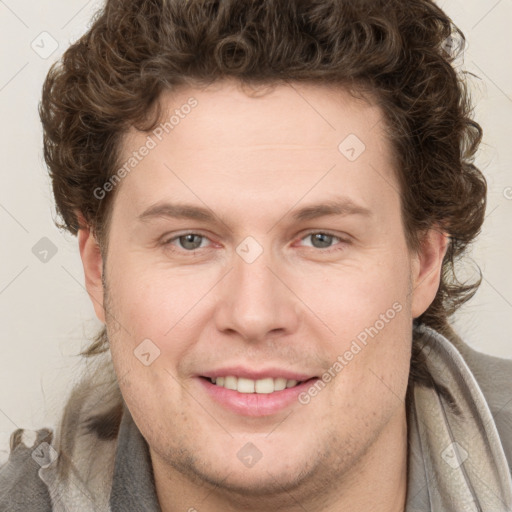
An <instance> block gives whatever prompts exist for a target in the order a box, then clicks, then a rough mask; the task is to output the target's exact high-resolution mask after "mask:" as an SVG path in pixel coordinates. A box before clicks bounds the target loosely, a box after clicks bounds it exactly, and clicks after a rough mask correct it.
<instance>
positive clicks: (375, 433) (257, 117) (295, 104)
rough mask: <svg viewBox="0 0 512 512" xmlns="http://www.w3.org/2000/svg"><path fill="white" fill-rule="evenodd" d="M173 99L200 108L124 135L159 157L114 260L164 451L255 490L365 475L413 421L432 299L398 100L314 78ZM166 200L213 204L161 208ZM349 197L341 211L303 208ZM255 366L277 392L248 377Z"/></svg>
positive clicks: (127, 191) (132, 359) (146, 172)
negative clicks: (410, 414) (413, 377)
mask: <svg viewBox="0 0 512 512" xmlns="http://www.w3.org/2000/svg"><path fill="white" fill-rule="evenodd" d="M191 97H193V98H195V101H196V102H197V103H195V101H194V102H193V103H194V105H195V106H193V108H190V109H189V108H185V109H181V110H180V108H181V106H182V105H185V104H187V102H188V101H189V98H191ZM163 100H164V105H165V106H166V108H168V109H169V115H168V116H166V118H170V116H171V115H173V114H174V111H175V109H178V110H180V112H181V115H180V116H179V117H180V120H179V122H177V123H176V119H174V123H175V125H174V127H173V129H172V130H168V131H169V133H168V134H166V133H165V130H164V132H163V134H162V133H161V130H160V131H157V132H154V133H149V134H148V133H141V132H135V131H133V132H132V133H131V134H130V135H129V136H127V137H126V139H125V141H124V142H125V143H124V147H123V153H122V156H121V161H122V162H123V163H124V162H127V161H128V160H129V158H130V157H132V156H133V152H134V151H137V152H138V155H139V156H138V157H136V158H138V160H137V164H136V165H134V166H133V168H132V169H131V170H130V172H129V173H127V174H128V175H127V176H126V177H124V179H123V180H122V182H121V183H120V184H118V185H117V186H118V187H119V190H118V191H117V196H116V198H115V202H114V207H113V216H112V220H111V227H110V239H109V252H108V258H107V264H106V269H105V272H106V281H107V284H108V294H107V297H106V303H105V306H106V309H107V311H108V313H110V314H111V315H112V316H110V315H108V314H107V317H106V322H107V326H108V332H109V337H110V343H111V351H112V358H113V362H114V366H115V369H116V373H117V376H118V379H119V382H120V387H121V391H122V393H123V395H124V398H125V400H126V403H127V405H128V407H129V409H130V411H131V412H132V416H133V418H134V420H135V422H136V424H137V426H138V427H139V429H140V431H141V432H142V434H143V435H144V437H145V438H146V440H147V441H148V443H149V446H150V449H151V455H152V459H153V464H156V465H159V466H160V467H166V468H168V470H169V471H170V472H172V471H176V470H177V471H179V472H181V473H182V474H184V475H185V476H187V477H189V478H191V479H194V478H195V477H198V478H199V480H197V481H207V482H210V483H213V484H216V485H218V486H219V489H227V488H229V489H238V490H240V491H243V492H245V493H247V494H251V493H254V494H258V493H261V494H263V493H268V492H270V491H271V490H282V489H292V488H294V486H296V485H299V484H305V483H306V482H308V481H313V480H316V481H317V485H318V482H319V481H321V482H323V483H324V484H325V485H327V483H328V482H329V481H332V480H339V479H342V478H343V476H344V475H345V476H346V478H347V480H348V479H349V478H350V477H349V475H352V477H354V475H355V474H357V472H358V471H362V467H363V465H364V463H365V462H364V461H368V460H369V459H371V454H372V450H375V449H376V447H377V446H378V445H379V443H382V442H383V441H384V440H385V439H386V438H387V439H388V440H389V439H391V436H390V434H389V433H390V432H391V431H392V430H393V431H396V430H397V429H400V428H402V427H403V424H404V417H405V416H404V410H405V406H404V401H403V399H404V396H405V392H406V387H407V379H408V372H409V360H410V344H411V324H412V318H413V317H414V316H418V315H419V314H420V313H421V312H423V310H424V309H425V308H426V306H427V305H428V304H426V303H425V300H423V299H417V300H416V299H415V294H416V293H419V292H417V290H416V289H414V287H415V286H416V278H417V277H418V275H419V263H418V258H416V256H413V255H412V254H411V252H410V251H409V250H408V248H407V245H406V239H405V234H404V229H403V223H402V220H401V209H400V196H399V192H398V188H399V187H398V183H397V179H396V177H395V174H394V171H393V168H392V157H391V151H390V146H389V144H388V142H387V141H386V138H385V132H384V125H383V122H382V117H381V113H380V110H379V109H378V108H377V107H376V106H371V105H369V104H367V103H364V102H362V101H357V100H355V99H354V98H353V97H351V96H350V95H349V94H348V93H346V92H344V91H343V90H340V89H337V90H334V89H327V88H326V87H321V86H313V85H309V86H306V85H300V86H299V85H294V86H293V87H291V86H284V85H283V86H279V87H276V88H275V89H274V90H273V91H272V92H270V93H268V94H265V95H263V96H260V97H249V96H248V95H246V94H245V93H244V92H242V91H240V90H239V89H238V88H236V86H235V85H234V84H233V83H231V82H223V83H217V84H215V85H214V86H210V87H209V88H207V89H204V90H199V89H192V88H189V89H186V90H185V89H183V90H181V91H180V92H179V93H175V94H173V95H172V96H171V95H169V96H166V97H164V98H163ZM189 104H190V102H189ZM184 112H188V113H187V114H184ZM155 134H158V136H157V135H155ZM148 135H149V136H150V137H151V139H152V140H153V142H154V143H155V144H153V143H152V142H148ZM159 139H161V140H159ZM340 143H341V147H339V146H340ZM362 144H364V146H365V147H363V145H362ZM144 145H146V147H148V146H149V147H150V150H149V151H147V152H146V151H144V150H143V151H142V152H143V153H145V154H146V153H147V154H146V156H143V157H141V152H140V151H139V149H140V148H141V147H142V146H144ZM153 145H154V146H155V147H152V146H153ZM139 159H140V161H139ZM132 164H134V161H132ZM127 168H128V167H127ZM164 203H170V204H173V205H177V204H180V205H189V206H191V207H196V208H201V209H206V210H207V211H209V212H210V214H211V216H212V220H205V219H200V218H186V217H181V218H173V217H172V216H167V215H165V214H162V210H161V211H160V213H161V214H160V215H150V214H147V215H144V213H145V212H148V211H149V210H150V209H151V208H153V207H154V206H155V205H160V206H161V205H163V204H164ZM331 203H332V204H334V203H339V204H340V211H339V213H338V214H331V215H322V216H313V215H307V214H306V213H307V210H306V213H305V214H304V215H302V216H300V217H297V216H296V214H297V212H299V211H300V210H302V209H305V208H309V207H311V206H312V205H324V206H325V205H328V204H331ZM186 234H189V235H190V236H185V235H186ZM180 237H181V238H180ZM413 289H414V291H413ZM419 289H421V286H420V288H419ZM98 300H99V301H101V298H100V297H99V295H98ZM422 300H423V303H422ZM102 311H103V310H102V309H101V308H100V307H97V312H98V316H100V318H102V314H103V313H102ZM114 318H115V320H114ZM144 340H146V341H144ZM148 340H150V341H148ZM141 343H143V345H141ZM326 374H329V375H330V376H331V379H329V378H328V377H325V375H326ZM212 377H217V379H218V378H219V377H224V385H228V387H234V386H235V385H236V386H237V389H236V390H235V389H226V388H225V387H221V386H218V385H217V384H218V383H219V382H218V381H217V384H214V383H212V382H211V380H210V378H212ZM226 377H229V378H228V379H226ZM232 377H244V378H245V379H241V380H240V381H238V380H237V381H236V382H235V379H233V378H232ZM269 378H275V379H276V380H269ZM315 378H316V379H317V380H314V379H315ZM322 378H323V380H322ZM247 379H248V380H247ZM283 379H284V380H285V381H288V382H287V385H289V386H292V385H293V384H294V382H290V381H295V380H299V381H304V380H307V381H308V382H305V383H303V384H299V385H298V386H297V387H289V388H286V389H284V390H283V389H282V387H283ZM310 379H313V380H310ZM254 380H257V381H258V380H261V381H262V382H260V383H257V384H256V390H260V391H261V393H244V392H242V391H244V390H245V391H247V390H249V391H250V390H251V386H253V381H254ZM220 381H222V379H220ZM326 381H329V382H326ZM315 383H316V385H315ZM276 387H277V390H275V391H273V392H272V390H274V389H276ZM314 389H316V392H315V391H314ZM172 468H173V469H172Z"/></svg>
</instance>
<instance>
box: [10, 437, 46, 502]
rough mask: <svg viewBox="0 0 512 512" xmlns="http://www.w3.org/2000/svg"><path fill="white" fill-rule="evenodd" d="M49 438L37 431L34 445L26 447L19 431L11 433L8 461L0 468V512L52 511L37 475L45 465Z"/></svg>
mask: <svg viewBox="0 0 512 512" xmlns="http://www.w3.org/2000/svg"><path fill="white" fill-rule="evenodd" d="M51 439H52V433H51V432H50V431H49V430H48V429H41V430H38V431H37V438H36V441H35V443H34V445H33V446H32V447H27V446H26V445H25V444H24V443H23V442H22V430H21V429H18V430H16V431H15V432H13V433H12V435H11V453H10V455H9V460H8V461H7V462H6V463H5V464H4V465H3V466H2V467H0V511H2V512H51V511H52V503H51V500H50V494H49V492H48V488H47V487H46V485H45V483H44V482H43V481H42V480H41V479H40V478H39V474H38V473H39V469H40V468H41V467H42V466H41V464H44V463H46V462H49V460H45V458H46V457H47V456H48V453H49V452H48V446H49V444H50V442H51Z"/></svg>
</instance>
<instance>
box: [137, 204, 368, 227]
mask: <svg viewBox="0 0 512 512" xmlns="http://www.w3.org/2000/svg"><path fill="white" fill-rule="evenodd" d="M286 215H288V214H286ZM286 215H285V216H286ZM329 215H339V216H348V215H362V216H365V217H371V215H372V212H371V210H369V209H368V208H365V207H363V206H361V205H357V204H356V203H354V202H353V201H352V200H351V199H348V198H344V199H339V200H330V201H325V202H322V203H318V204H313V205H309V206H305V207H303V208H301V209H299V210H295V211H293V212H292V219H293V220H294V221H305V220H312V219H316V218H318V217H325V216H329ZM158 217H163V218H173V219H191V220H199V221H203V222H210V223H212V224H213V223H216V222H218V218H217V216H216V215H215V214H214V213H213V212H212V211H211V210H209V209H208V208H203V207H201V206H193V205H189V204H184V203H169V202H160V203H156V204H154V205H152V206H150V207H149V208H148V209H146V210H144V212H142V213H141V214H140V215H139V216H138V217H137V218H138V220H139V221H141V222H146V221H149V220H151V219H154V218H158Z"/></svg>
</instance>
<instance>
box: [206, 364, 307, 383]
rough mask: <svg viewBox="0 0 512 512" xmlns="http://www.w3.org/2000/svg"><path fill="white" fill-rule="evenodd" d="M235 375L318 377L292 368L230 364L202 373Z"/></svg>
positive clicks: (249, 376) (245, 376)
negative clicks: (256, 367)
mask: <svg viewBox="0 0 512 512" xmlns="http://www.w3.org/2000/svg"><path fill="white" fill-rule="evenodd" d="M230 375H232V376H234V377H243V378H246V379H251V380H260V379H265V378H269V377H270V378H273V379H278V378H280V377H281V378H284V379H286V380H297V381H304V380H309V379H311V378H314V377H316V375H313V374H307V373H298V372H294V371H290V370H285V369H284V368H283V369H280V368H266V369H260V370H255V369H251V368H246V367H243V366H229V367H227V366H226V367H224V368H218V369H216V370H209V371H207V372H205V373H202V374H200V376H201V377H208V378H210V379H213V378H216V377H227V376H230Z"/></svg>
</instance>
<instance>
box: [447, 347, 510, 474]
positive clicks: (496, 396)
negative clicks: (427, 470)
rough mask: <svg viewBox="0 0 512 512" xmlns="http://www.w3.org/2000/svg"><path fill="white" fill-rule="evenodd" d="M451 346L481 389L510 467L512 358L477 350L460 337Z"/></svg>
mask: <svg viewBox="0 0 512 512" xmlns="http://www.w3.org/2000/svg"><path fill="white" fill-rule="evenodd" d="M455 346H456V348H457V349H458V350H459V352H460V353H461V354H462V357H463V358H464V360H465V361H466V364H467V365H468V367H469V369H470V370H471V372H472V373H473V375H474V377H475V379H476V381H477V383H478V385H479V387H480V389H481V390H482V393H483V395H484V397H485V399H486V401H487V405H488V406H489V409H490V411H491V413H492V416H493V418H494V421H495V423H496V428H497V429H498V433H499V435H500V439H501V443H502V446H503V449H504V451H505V455H506V457H507V460H508V463H509V466H510V467H511V468H512V359H505V358H500V357H496V356H491V355H489V354H484V353H483V352H479V351H477V350H475V349H473V348H471V347H470V346H469V345H468V344H467V343H465V342H464V341H462V340H461V339H460V338H458V340H457V342H456V343H455Z"/></svg>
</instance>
